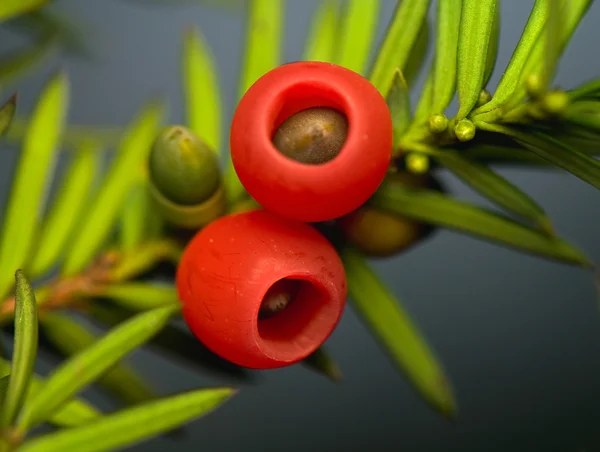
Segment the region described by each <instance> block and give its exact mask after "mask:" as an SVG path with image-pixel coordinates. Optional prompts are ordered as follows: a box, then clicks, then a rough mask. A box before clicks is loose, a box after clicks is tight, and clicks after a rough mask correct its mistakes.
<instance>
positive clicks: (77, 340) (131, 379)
mask: <svg viewBox="0 0 600 452" xmlns="http://www.w3.org/2000/svg"><path fill="white" fill-rule="evenodd" d="M41 325H42V333H43V336H44V338H45V339H47V340H48V341H50V342H51V343H52V345H53V346H54V347H55V348H56V349H57V350H58V351H59V352H60V354H62V355H63V356H66V357H71V356H74V355H77V354H78V353H82V352H84V350H86V349H87V348H88V347H91V346H92V345H93V344H94V343H95V342H96V341H97V338H96V336H95V335H94V334H92V333H91V332H89V331H88V330H87V329H86V328H84V327H83V326H81V325H80V324H79V323H78V322H76V321H74V320H73V319H71V318H69V317H67V316H64V315H58V314H48V313H47V314H46V315H44V317H43V318H42V320H41ZM98 383H99V385H100V386H102V387H103V388H104V389H105V390H106V391H107V392H108V393H110V394H111V395H112V396H114V397H115V398H116V399H117V400H119V401H121V402H123V403H125V404H127V405H134V404H139V403H143V402H148V401H150V400H153V399H155V398H156V395H155V393H154V391H153V390H152V389H151V388H150V386H149V385H148V383H147V382H146V381H145V380H144V379H143V378H141V377H140V376H138V375H137V373H135V372H134V371H133V370H132V369H131V368H130V367H129V366H127V365H126V364H125V363H117V364H115V365H114V366H113V367H111V368H110V369H109V370H107V371H106V373H104V374H103V375H102V376H100V377H99V378H98Z"/></svg>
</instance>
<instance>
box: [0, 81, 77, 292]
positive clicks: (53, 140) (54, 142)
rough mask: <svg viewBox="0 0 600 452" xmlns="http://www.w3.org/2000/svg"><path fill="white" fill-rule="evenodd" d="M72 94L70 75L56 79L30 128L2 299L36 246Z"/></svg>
mask: <svg viewBox="0 0 600 452" xmlns="http://www.w3.org/2000/svg"><path fill="white" fill-rule="evenodd" d="M68 91H69V83H68V81H67V77H66V75H64V74H63V73H60V74H58V75H57V76H55V77H53V78H52V80H51V81H50V82H49V83H48V84H47V85H46V87H45V89H44V91H43V92H42V94H41V97H40V99H39V101H38V104H37V106H36V107H35V111H34V113H33V118H32V120H31V123H30V125H29V128H28V129H27V134H26V136H25V139H24V142H23V150H22V152H21V157H20V161H19V166H18V168H17V171H16V174H15V179H14V181H13V186H12V190H11V196H10V198H9V201H8V207H7V210H6V213H5V217H4V225H3V228H2V235H1V239H0V300H1V299H3V298H4V297H5V296H6V294H7V292H8V291H9V290H10V288H11V287H12V284H13V281H12V276H11V275H12V274H13V272H14V271H15V269H17V268H21V267H23V266H24V264H25V263H26V261H27V259H28V257H29V253H30V252H31V250H32V247H33V245H34V243H33V240H34V234H35V232H36V229H37V221H38V219H39V217H40V214H41V211H42V208H43V206H44V203H45V199H46V196H47V194H46V193H47V184H48V182H49V181H50V180H51V177H52V175H53V173H54V166H55V162H56V157H57V151H58V144H59V140H60V136H61V134H62V130H63V127H64V124H65V118H66V112H67V105H68Z"/></svg>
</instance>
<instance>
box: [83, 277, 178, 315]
mask: <svg viewBox="0 0 600 452" xmlns="http://www.w3.org/2000/svg"><path fill="white" fill-rule="evenodd" d="M94 295H96V296H99V297H102V298H108V299H110V300H112V301H113V302H115V303H116V304H118V305H120V306H122V307H124V308H126V309H129V310H131V311H146V310H148V309H154V308H158V307H161V306H168V305H176V304H178V303H179V299H178V297H177V291H176V290H175V287H174V286H173V285H170V284H169V285H167V284H161V285H158V284H151V283H147V282H128V283H122V284H110V285H108V286H105V287H102V288H101V289H99V290H98V291H97V292H95V293H94Z"/></svg>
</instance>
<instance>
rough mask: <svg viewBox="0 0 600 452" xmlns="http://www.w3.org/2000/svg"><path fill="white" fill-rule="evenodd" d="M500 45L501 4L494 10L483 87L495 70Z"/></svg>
mask: <svg viewBox="0 0 600 452" xmlns="http://www.w3.org/2000/svg"><path fill="white" fill-rule="evenodd" d="M499 45H500V5H497V6H496V10H495V12H494V21H493V22H492V32H491V34H490V43H489V44H488V48H487V57H486V59H485V71H484V73H483V87H484V88H485V87H486V86H487V84H488V82H489V81H490V77H491V76H492V73H493V72H494V67H495V66H496V60H497V59H498V46H499Z"/></svg>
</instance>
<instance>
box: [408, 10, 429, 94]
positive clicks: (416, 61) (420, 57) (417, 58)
mask: <svg viewBox="0 0 600 452" xmlns="http://www.w3.org/2000/svg"><path fill="white" fill-rule="evenodd" d="M429 28H430V25H429V21H428V20H427V18H425V19H424V20H423V23H422V24H421V28H420V29H419V34H418V35H417V39H416V41H415V44H414V46H413V48H412V50H411V52H410V54H409V55H408V59H407V60H406V64H405V65H404V68H405V69H404V71H403V73H404V78H405V79H406V84H407V85H408V88H409V89H411V88H412V87H413V85H414V83H415V80H417V77H418V76H419V73H420V72H421V69H422V68H423V63H425V57H426V56H427V52H428V51H429V34H430V30H429Z"/></svg>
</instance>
